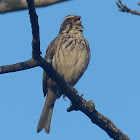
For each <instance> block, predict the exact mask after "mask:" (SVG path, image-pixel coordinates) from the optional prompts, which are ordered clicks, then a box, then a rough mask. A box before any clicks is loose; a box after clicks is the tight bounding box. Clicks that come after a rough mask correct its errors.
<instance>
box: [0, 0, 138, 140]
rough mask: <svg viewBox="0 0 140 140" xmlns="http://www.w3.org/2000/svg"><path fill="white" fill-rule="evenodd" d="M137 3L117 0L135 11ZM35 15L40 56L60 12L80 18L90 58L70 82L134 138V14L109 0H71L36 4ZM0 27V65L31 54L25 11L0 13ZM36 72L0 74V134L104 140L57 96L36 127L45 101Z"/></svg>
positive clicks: (15, 139)
mask: <svg viewBox="0 0 140 140" xmlns="http://www.w3.org/2000/svg"><path fill="white" fill-rule="evenodd" d="M137 2H138V1H136V0H133V1H132V0H131V1H127V0H123V3H124V4H127V5H128V7H130V8H132V9H134V10H139V11H140V7H138V6H137V5H136V3H137ZM37 14H38V16H39V25H40V38H41V51H42V56H45V51H46V48H47V46H48V45H49V43H50V41H51V40H52V39H54V38H55V37H56V36H57V34H58V32H59V28H60V25H61V22H62V20H63V19H64V17H65V16H67V15H70V14H75V15H80V16H81V17H82V18H81V20H82V24H83V26H84V33H83V35H84V37H85V38H86V39H87V40H88V42H89V44H90V49H91V61H90V64H89V67H88V69H87V71H86V72H85V74H84V75H83V77H82V78H81V79H80V81H79V82H78V84H77V85H76V86H75V87H76V89H77V90H78V91H79V93H80V94H84V98H85V99H86V100H93V101H94V102H95V106H96V109H97V110H98V111H99V112H100V113H102V114H103V115H104V116H106V117H108V118H109V119H111V121H112V122H113V123H114V124H115V125H116V126H117V127H118V128H119V129H120V130H121V131H123V132H124V133H125V134H127V135H128V136H129V137H130V139H131V140H139V139H140V135H139V126H140V121H139V118H140V111H139V108H140V101H139V100H140V45H139V37H140V36H139V35H140V34H139V33H140V28H139V23H140V18H139V16H135V15H131V14H127V13H121V12H119V11H118V8H117V6H116V4H115V0H112V1H91V0H86V1H85V0H73V1H70V2H65V3H60V4H56V5H53V6H49V7H44V8H38V9H37ZM0 31H1V32H0V39H1V41H0V43H1V47H0V66H2V65H7V64H14V63H17V62H21V61H25V60H28V59H30V58H31V51H32V48H31V40H32V35H31V27H30V21H29V15H28V11H27V10H25V11H20V12H13V13H8V14H4V15H0ZM42 72H43V71H42V69H41V68H34V69H30V70H25V71H21V72H16V73H9V74H3V75H0V110H1V114H0V139H1V140H9V139H10V140H31V139H34V140H46V139H51V140H56V139H67V140H71V139H80V140H86V139H89V138H92V139H96V140H109V139H110V138H109V136H108V135H107V134H106V133H105V132H104V131H103V130H102V129H100V128H99V127H98V126H96V125H95V124H92V123H91V121H90V120H89V118H87V117H86V116H85V115H84V114H83V113H81V112H79V111H78V112H75V111H73V112H70V113H68V112H67V111H66V109H67V108H68V107H69V104H70V102H69V100H68V99H67V101H63V99H62V98H60V99H59V100H58V101H57V102H56V104H55V109H54V113H53V118H52V123H51V132H50V134H49V135H47V134H46V133H45V132H44V131H42V132H41V133H37V132H36V129H37V124H38V120H39V117H40V114H41V112H42V108H43V105H44V102H45V98H44V97H43V92H42Z"/></svg>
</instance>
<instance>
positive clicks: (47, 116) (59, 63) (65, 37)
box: [37, 15, 90, 134]
mask: <svg viewBox="0 0 140 140" xmlns="http://www.w3.org/2000/svg"><path fill="white" fill-rule="evenodd" d="M80 18H81V17H80V16H76V15H69V16H67V17H65V19H64V20H63V22H62V24H61V27H60V31H59V34H58V36H57V37H56V38H55V39H54V40H53V41H52V42H51V43H50V45H49V47H48V49H47V51H46V56H45V59H46V60H47V61H50V63H51V64H52V66H53V67H54V68H55V69H56V70H57V72H59V74H61V75H63V77H64V79H65V80H66V81H67V83H68V84H69V85H70V86H71V87H73V86H74V85H75V84H76V83H77V82H78V80H79V79H80V78H81V76H82V75H83V73H84V71H85V70H86V69H87V66H88V64H89V61H90V49H89V45H88V42H87V40H86V39H85V38H84V37H83V35H82V32H83V26H82V25H81V22H82V21H80ZM43 92H44V96H46V94H47V98H46V102H45V105H44V108H43V111H42V114H41V117H40V120H39V123H38V127H37V132H40V131H41V130H42V129H43V128H44V129H45V131H46V133H47V134H48V133H49V132H50V123H51V117H52V113H53V107H54V103H55V101H56V99H57V98H58V95H59V94H58V93H59V90H58V87H57V85H56V83H55V82H53V81H52V80H51V79H50V78H48V76H47V75H46V73H45V72H43Z"/></svg>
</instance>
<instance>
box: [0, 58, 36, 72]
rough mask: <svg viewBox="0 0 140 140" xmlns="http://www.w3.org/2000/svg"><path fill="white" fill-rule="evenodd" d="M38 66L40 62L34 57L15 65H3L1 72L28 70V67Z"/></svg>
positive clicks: (0, 68)
mask: <svg viewBox="0 0 140 140" xmlns="http://www.w3.org/2000/svg"><path fill="white" fill-rule="evenodd" d="M36 66H38V62H37V61H36V60H35V59H33V58H32V59H30V60H28V61H25V62H21V63H17V64H13V65H6V66H1V67H0V74H4V73H9V72H16V71H21V70H26V69H30V68H34V67H36Z"/></svg>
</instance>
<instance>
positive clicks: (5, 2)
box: [0, 0, 69, 14]
mask: <svg viewBox="0 0 140 140" xmlns="http://www.w3.org/2000/svg"><path fill="white" fill-rule="evenodd" d="M64 1H69V0H35V7H44V6H49V5H52V4H56V3H60V2H64ZM25 9H28V6H27V3H26V0H0V14H4V13H7V12H13V11H19V10H25Z"/></svg>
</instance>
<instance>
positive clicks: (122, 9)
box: [116, 0, 140, 16]
mask: <svg viewBox="0 0 140 140" xmlns="http://www.w3.org/2000/svg"><path fill="white" fill-rule="evenodd" d="M116 4H117V6H118V8H119V9H120V10H119V11H121V12H127V13H131V14H134V15H138V16H140V12H138V11H133V10H131V9H130V8H128V7H127V6H126V5H123V4H122V2H121V0H118V2H116Z"/></svg>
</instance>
